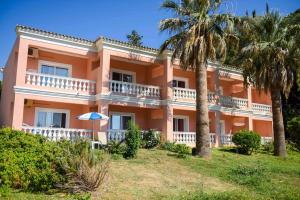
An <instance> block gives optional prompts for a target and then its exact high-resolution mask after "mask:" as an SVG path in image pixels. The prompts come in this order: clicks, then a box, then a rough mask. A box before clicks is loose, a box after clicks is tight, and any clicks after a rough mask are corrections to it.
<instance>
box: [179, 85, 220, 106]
mask: <svg viewBox="0 0 300 200" xmlns="http://www.w3.org/2000/svg"><path fill="white" fill-rule="evenodd" d="M173 97H174V98H175V99H189V100H196V90H194V89H188V88H178V87H174V88H173ZM207 99H208V102H209V103H216V95H215V93H213V92H208V93H207Z"/></svg>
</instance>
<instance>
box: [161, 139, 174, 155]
mask: <svg viewBox="0 0 300 200" xmlns="http://www.w3.org/2000/svg"><path fill="white" fill-rule="evenodd" d="M160 148H161V149H163V150H167V151H171V152H175V149H176V144H175V142H169V141H167V142H164V143H162V144H161V145H160Z"/></svg>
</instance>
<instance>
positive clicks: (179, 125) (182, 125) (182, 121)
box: [173, 116, 188, 132]
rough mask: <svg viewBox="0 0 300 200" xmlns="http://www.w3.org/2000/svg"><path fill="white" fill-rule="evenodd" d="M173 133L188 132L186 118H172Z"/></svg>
mask: <svg viewBox="0 0 300 200" xmlns="http://www.w3.org/2000/svg"><path fill="white" fill-rule="evenodd" d="M173 131H176V132H184V131H188V117H184V116H175V117H174V118H173Z"/></svg>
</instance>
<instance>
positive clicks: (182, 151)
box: [160, 141, 192, 158]
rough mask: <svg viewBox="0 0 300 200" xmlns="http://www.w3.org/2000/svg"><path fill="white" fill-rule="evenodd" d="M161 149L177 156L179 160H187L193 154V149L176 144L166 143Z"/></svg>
mask: <svg viewBox="0 0 300 200" xmlns="http://www.w3.org/2000/svg"><path fill="white" fill-rule="evenodd" d="M160 147H161V149H164V150H167V151H171V152H174V153H176V154H177V157H179V158H185V157H186V156H187V155H190V154H191V153H192V149H191V148H190V147H189V146H187V145H186V144H176V143H175V142H168V141H167V142H165V143H162V144H161V146H160Z"/></svg>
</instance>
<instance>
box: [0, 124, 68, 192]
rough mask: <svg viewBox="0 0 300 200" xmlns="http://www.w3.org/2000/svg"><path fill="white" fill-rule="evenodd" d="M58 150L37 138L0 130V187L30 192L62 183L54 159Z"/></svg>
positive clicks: (58, 152)
mask: <svg viewBox="0 0 300 200" xmlns="http://www.w3.org/2000/svg"><path fill="white" fill-rule="evenodd" d="M61 157H62V151H61V149H60V148H59V147H58V146H57V145H55V144H54V143H52V142H48V141H46V140H45V138H43V137H40V136H33V135H28V134H24V133H23V132H21V131H17V130H12V129H10V128H3V129H0V179H1V182H2V183H1V184H2V185H5V186H9V187H13V188H22V189H28V190H33V191H43V190H48V189H50V188H52V187H53V186H54V184H56V183H59V182H63V181H65V179H64V177H63V172H62V171H60V164H59V162H58V160H57V158H61Z"/></svg>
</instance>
